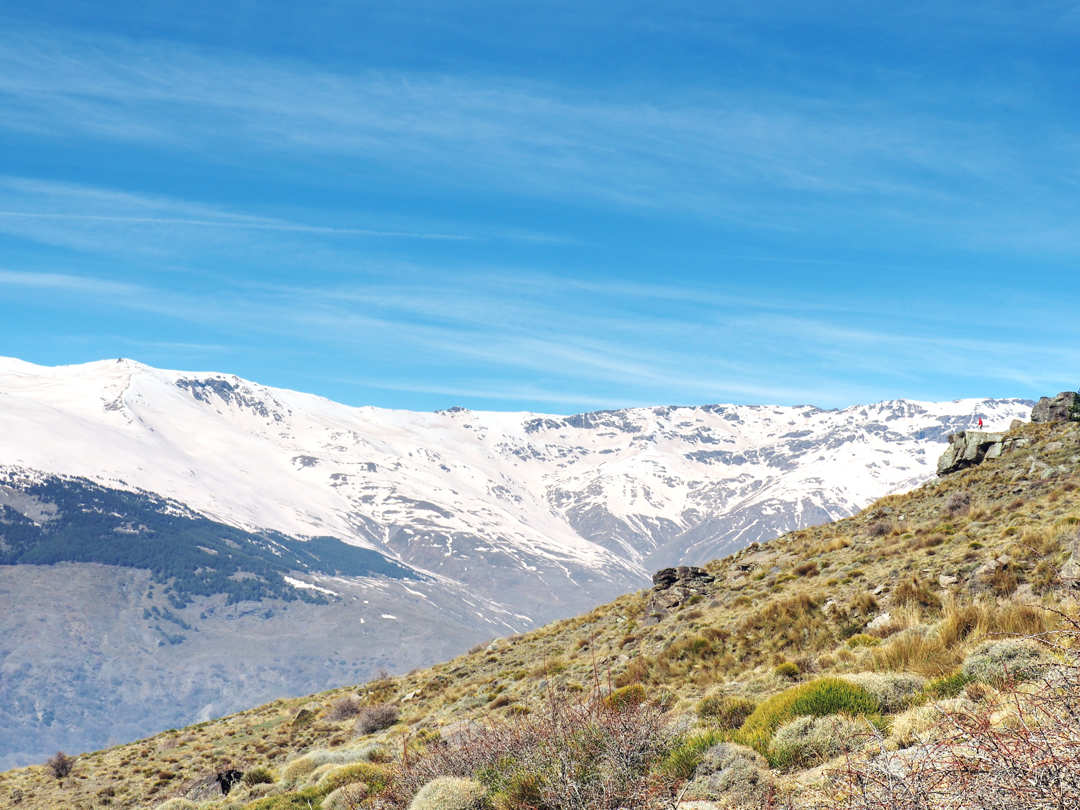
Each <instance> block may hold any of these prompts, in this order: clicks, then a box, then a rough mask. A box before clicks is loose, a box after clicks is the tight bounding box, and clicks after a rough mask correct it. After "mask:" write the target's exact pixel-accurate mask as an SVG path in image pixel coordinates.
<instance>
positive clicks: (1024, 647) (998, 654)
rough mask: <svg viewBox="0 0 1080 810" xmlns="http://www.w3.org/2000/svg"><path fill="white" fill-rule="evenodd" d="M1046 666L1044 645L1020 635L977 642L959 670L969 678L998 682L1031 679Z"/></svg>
mask: <svg viewBox="0 0 1080 810" xmlns="http://www.w3.org/2000/svg"><path fill="white" fill-rule="evenodd" d="M1049 667H1050V661H1049V659H1048V656H1047V655H1046V653H1045V652H1044V651H1043V648H1042V647H1041V646H1039V644H1037V643H1036V642H1034V641H1030V640H1028V639H1022V638H1021V639H1007V640H1005V641H988V642H985V643H983V644H980V645H979V646H978V647H976V648H975V649H974V650H973V651H972V652H971V653H970V654H969V655H968V657H967V658H965V659H964V665H963V667H962V671H963V673H964V674H965V675H967V676H968V678H970V679H971V680H976V681H982V682H983V683H989V684H994V685H1000V684H1002V683H1004V682H1005V681H1007V680H1012V681H1030V680H1032V679H1033V678H1038V677H1039V676H1040V675H1042V674H1043V673H1045V672H1046V670H1047V669H1049Z"/></svg>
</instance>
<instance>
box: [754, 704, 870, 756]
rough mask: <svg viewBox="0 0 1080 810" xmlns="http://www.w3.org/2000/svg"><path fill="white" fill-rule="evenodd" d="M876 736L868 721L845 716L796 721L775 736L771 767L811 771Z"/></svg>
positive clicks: (837, 715)
mask: <svg viewBox="0 0 1080 810" xmlns="http://www.w3.org/2000/svg"><path fill="white" fill-rule="evenodd" d="M871 732H872V728H871V726H870V725H869V724H868V723H867V722H866V721H865V720H856V719H854V718H851V717H846V716H844V715H839V714H834V715H830V716H829V717H796V718H795V719H794V720H792V721H790V722H788V723H785V724H784V725H782V726H780V728H778V729H777V730H776V733H775V734H773V738H772V746H771V748H770V751H769V764H770V765H772V766H773V767H774V768H791V767H798V768H809V767H812V766H814V765H819V764H820V763H822V762H825V761H826V760H829V759H832V758H833V757H835V756H839V755H840V754H845V753H848V752H849V751H855V750H857V749H858V748H860V747H861V745H862V743H863V741H865V740H866V739H868V737H869V735H870V733H871Z"/></svg>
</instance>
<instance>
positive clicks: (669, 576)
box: [645, 565, 715, 624]
mask: <svg viewBox="0 0 1080 810" xmlns="http://www.w3.org/2000/svg"><path fill="white" fill-rule="evenodd" d="M714 580H715V577H714V576H713V575H712V574H710V573H709V572H708V571H706V570H705V569H704V568H698V567H697V566H693V565H680V566H678V567H677V568H664V569H662V570H660V571H657V572H656V573H655V574H653V578H652V581H653V587H652V592H651V593H650V594H649V603H648V605H647V607H646V611H645V624H656V623H657V622H659V621H660V620H661V619H663V618H664V617H665V616H667V615H668V614H669V613H670V612H671V611H673V610H675V608H677V607H679V606H680V605H683V604H685V603H686V601H687V600H689V599H690V598H691V597H693V596H705V595H707V594H709V593H710V592H711V588H710V586H711V585H712V583H713V581H714Z"/></svg>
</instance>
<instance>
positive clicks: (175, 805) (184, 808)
mask: <svg viewBox="0 0 1080 810" xmlns="http://www.w3.org/2000/svg"><path fill="white" fill-rule="evenodd" d="M154 810H199V805H197V804H195V802H193V801H191V800H190V799H180V798H177V799H169V800H168V801H164V802H162V803H161V804H159V805H158V806H157V807H155V808H154Z"/></svg>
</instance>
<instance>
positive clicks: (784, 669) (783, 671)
mask: <svg viewBox="0 0 1080 810" xmlns="http://www.w3.org/2000/svg"><path fill="white" fill-rule="evenodd" d="M773 674H775V675H778V676H779V677H781V678H787V679H788V680H792V681H793V680H795V679H796V678H798V677H799V665H798V664H796V663H794V662H792V661H785V662H784V663H782V664H778V665H777V666H776V668H775V669H773Z"/></svg>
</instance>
